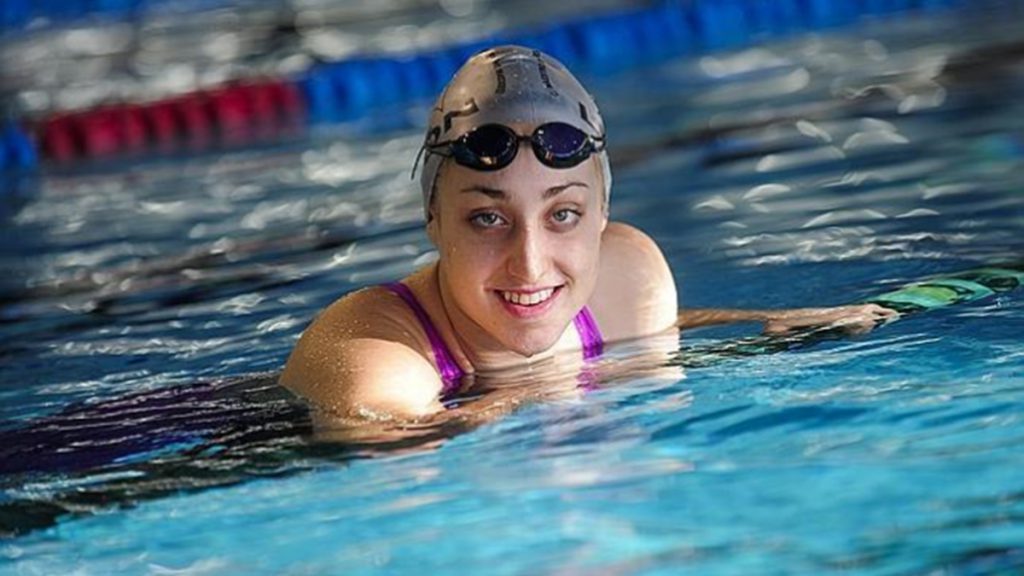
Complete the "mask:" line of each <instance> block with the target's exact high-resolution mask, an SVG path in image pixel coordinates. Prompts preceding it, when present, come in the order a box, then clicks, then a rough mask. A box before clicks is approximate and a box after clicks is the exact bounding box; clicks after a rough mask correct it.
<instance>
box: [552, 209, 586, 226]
mask: <svg viewBox="0 0 1024 576" xmlns="http://www.w3.org/2000/svg"><path fill="white" fill-rule="evenodd" d="M580 217H582V214H580V213H579V211H578V210H572V209H570V208H563V209H561V210H556V211H555V213H554V214H552V215H551V218H552V219H553V220H554V221H555V222H557V223H559V224H574V223H576V222H577V221H579V219H580Z"/></svg>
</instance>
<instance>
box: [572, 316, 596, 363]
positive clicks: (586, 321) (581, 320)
mask: <svg viewBox="0 0 1024 576" xmlns="http://www.w3.org/2000/svg"><path fill="white" fill-rule="evenodd" d="M572 323H573V324H575V325H576V332H578V333H579V335H580V343H582V344H583V358H584V359H586V360H590V359H591V358H594V357H596V356H599V355H600V354H601V352H602V351H603V350H604V338H603V337H602V336H601V330H600V329H599V328H598V327H597V321H596V320H594V315H593V314H591V313H590V308H587V307H586V306H584V307H583V308H581V309H580V311H579V313H578V314H576V316H575V317H574V318H573V319H572Z"/></svg>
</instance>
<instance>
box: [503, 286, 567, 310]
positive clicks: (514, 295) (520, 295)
mask: <svg viewBox="0 0 1024 576" xmlns="http://www.w3.org/2000/svg"><path fill="white" fill-rule="evenodd" d="M554 293H555V289H554V288H545V289H544V290H539V291H537V292H531V293H529V294H527V293H524V292H507V291H502V293H501V297H502V298H504V299H505V300H507V301H509V302H511V303H513V304H518V305H520V306H536V305H537V304H540V303H541V302H543V301H545V300H547V299H548V298H551V295H552V294H554Z"/></svg>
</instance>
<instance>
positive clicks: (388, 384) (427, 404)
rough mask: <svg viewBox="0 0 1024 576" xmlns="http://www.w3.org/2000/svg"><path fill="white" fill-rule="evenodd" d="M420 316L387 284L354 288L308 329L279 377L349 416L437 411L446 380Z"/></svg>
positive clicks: (300, 392) (304, 394)
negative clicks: (429, 354) (430, 354)
mask: <svg viewBox="0 0 1024 576" xmlns="http://www.w3.org/2000/svg"><path fill="white" fill-rule="evenodd" d="M415 322H416V320H415V317H414V316H413V314H412V313H411V311H410V310H409V309H408V306H406V305H405V304H404V303H403V302H402V301H401V300H400V299H399V298H398V297H396V296H394V295H393V294H391V293H390V292H388V291H386V290H384V289H382V288H367V289H363V290H359V291H356V292H353V293H351V294H348V295H346V296H344V297H343V298H341V299H339V300H337V301H336V302H334V303H333V304H331V305H330V306H328V307H327V308H326V309H325V310H324V311H323V312H321V313H320V314H319V315H318V316H317V318H316V319H315V320H314V321H313V322H312V324H310V326H309V327H308V328H307V329H306V330H305V332H303V334H302V336H301V337H300V338H299V341H298V343H296V345H295V348H294V349H293V350H292V353H291V356H289V358H288V362H287V363H286V364H285V368H284V372H282V374H281V379H280V382H281V384H282V385H283V386H285V387H287V388H288V389H290V390H291V391H292V392H294V393H296V394H298V395H299V396H302V397H304V398H305V399H307V400H308V401H310V402H311V403H312V404H314V405H315V406H316V407H318V408H320V409H323V410H325V411H328V412H330V413H332V414H336V415H339V416H344V417H348V416H368V415H369V416H381V417H391V416H394V417H416V416H423V415H426V414H430V413H433V412H436V411H438V410H439V409H440V403H439V400H438V398H439V395H440V391H441V387H442V386H441V381H440V377H439V376H438V374H437V371H436V370H435V369H434V367H433V365H432V364H431V363H430V362H429V361H428V360H427V358H426V357H425V356H424V355H423V353H422V352H421V349H422V348H421V346H422V342H421V340H422V337H421V336H420V335H419V334H418V332H417V330H416V328H415V326H416V325H415Z"/></svg>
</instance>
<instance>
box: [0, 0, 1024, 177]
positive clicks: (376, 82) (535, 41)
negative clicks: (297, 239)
mask: <svg viewBox="0 0 1024 576" xmlns="http://www.w3.org/2000/svg"><path fill="white" fill-rule="evenodd" d="M1015 1H1016V0H1015ZM990 4H991V5H996V6H998V5H1002V4H1001V3H999V2H995V1H994V0H986V1H984V2H980V3H978V2H975V3H970V4H968V3H967V2H966V0H692V1H678V0H666V1H663V2H660V3H658V4H656V5H654V6H653V7H649V8H643V9H630V10H620V11H617V12H612V13H606V14H601V15H597V16H589V17H585V18H580V19H576V20H571V21H565V22H561V23H558V24H555V25H551V26H547V27H544V28H539V29H533V30H525V31H512V32H508V33H500V34H498V35H497V36H494V37H489V38H486V39H479V40H474V41H472V42H460V43H456V44H453V45H450V46H446V47H441V48H436V49H431V50H426V51H423V52H421V53H412V54H403V55H388V56H363V57H357V58H351V59H347V60H343V61H339V62H332V63H322V64H318V65H314V66H313V67H312V68H310V69H309V70H307V71H306V72H305V73H304V74H302V75H300V76H298V77H296V78H291V79H278V80H258V79H254V80H249V81H244V82H239V83H235V84H231V85H227V86H223V87H221V88H216V89H212V90H203V91H198V92H193V93H189V94H185V95H180V96H175V97H173V98H168V99H164V100H159V101H155V102H150V103H143V104H116V105H106V106H101V107H98V108H93V109H88V110H83V111H77V112H70V113H57V114H55V115H54V116H51V117H48V118H43V119H41V120H38V121H36V122H34V123H31V124H28V125H26V126H25V127H24V128H23V130H25V132H26V133H28V134H29V135H30V136H31V141H32V142H34V143H35V146H37V148H38V152H39V153H38V154H36V155H33V156H31V157H29V156H25V157H24V158H27V159H31V160H32V161H33V162H35V161H38V159H40V158H41V159H43V160H45V161H50V162H55V163H67V162H74V161H81V160H92V159H106V158H111V157H123V156H133V155H138V154H174V153H176V152H182V151H184V152H188V151H204V150H209V149H214V148H217V147H237V146H244V145H246V144H248V143H250V142H262V141H273V140H274V139H275V138H278V137H280V135H281V134H291V133H293V132H292V129H293V128H295V127H296V126H298V127H300V128H301V127H303V126H306V127H308V126H317V125H330V124H336V123H342V122H349V121H354V120H359V119H362V118H366V117H369V116H371V115H372V114H374V113H375V112H376V113H380V111H381V110H394V109H395V107H401V106H407V105H410V104H413V103H415V102H424V101H429V99H431V98H433V97H434V96H435V95H436V94H437V93H438V92H439V91H440V90H441V89H442V88H443V87H444V85H445V84H446V83H447V82H448V80H449V79H450V78H451V76H452V75H453V74H454V73H455V71H456V69H457V68H458V66H459V65H460V64H461V63H462V62H463V61H464V60H465V59H466V58H467V57H469V56H470V55H472V54H474V53H475V52H477V51H479V50H481V49H484V48H486V47H489V46H494V45H498V44H504V43H515V44H521V45H525V46H529V47H534V48H537V49H540V50H543V51H545V52H548V53H550V54H551V55H553V56H555V57H556V58H558V59H559V60H561V61H563V62H564V63H565V64H566V65H567V66H569V67H570V68H572V69H574V70H577V71H580V72H585V73H592V74H613V73H615V72H617V71H620V70H624V69H629V68H632V67H636V66H642V65H648V64H653V63H657V62H660V61H664V60H667V59H670V58H673V57H677V56H680V55H685V54H697V53H702V52H706V51H713V50H721V49H731V48H739V47H742V46H744V45H748V44H750V43H751V42H752V41H755V40H765V39H771V38H773V37H778V36H783V35H786V34H790V33H793V32H799V31H811V30H819V29H828V28H834V27H837V26H842V25H846V24H851V23H854V22H856V21H858V20H859V19H861V18H863V17H867V16H876V17H878V16H885V15H893V14H902V13H905V12H908V11H917V12H921V11H936V10H947V9H952V8H961V7H966V6H968V5H970V6H971V7H975V8H977V7H979V6H980V5H985V6H988V5H990ZM19 158H20V157H19Z"/></svg>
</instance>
